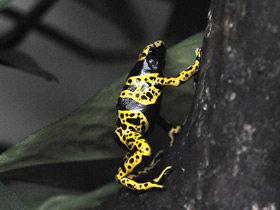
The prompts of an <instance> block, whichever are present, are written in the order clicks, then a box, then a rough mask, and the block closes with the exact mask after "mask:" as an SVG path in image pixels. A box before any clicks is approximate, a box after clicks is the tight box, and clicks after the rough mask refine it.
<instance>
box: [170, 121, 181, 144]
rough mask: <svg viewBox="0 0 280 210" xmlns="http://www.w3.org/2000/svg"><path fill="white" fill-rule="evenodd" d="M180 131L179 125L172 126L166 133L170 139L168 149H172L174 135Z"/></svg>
mask: <svg viewBox="0 0 280 210" xmlns="http://www.w3.org/2000/svg"><path fill="white" fill-rule="evenodd" d="M181 129H182V126H181V125H176V126H172V128H171V129H170V131H169V132H168V136H169V138H170V147H172V146H173V143H174V134H178V133H180V132H181Z"/></svg>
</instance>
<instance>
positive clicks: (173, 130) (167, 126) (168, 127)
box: [157, 116, 182, 147]
mask: <svg viewBox="0 0 280 210" xmlns="http://www.w3.org/2000/svg"><path fill="white" fill-rule="evenodd" d="M157 123H158V125H159V126H160V127H161V128H162V129H163V130H165V131H166V133H167V134H168V136H169V138H170V147H172V146H173V143H174V134H178V133H180V131H181V129H182V126H181V125H172V124H171V123H170V122H168V121H167V120H166V119H164V118H163V117H162V116H159V118H158V121H157Z"/></svg>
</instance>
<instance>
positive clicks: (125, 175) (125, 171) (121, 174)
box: [116, 138, 171, 190]
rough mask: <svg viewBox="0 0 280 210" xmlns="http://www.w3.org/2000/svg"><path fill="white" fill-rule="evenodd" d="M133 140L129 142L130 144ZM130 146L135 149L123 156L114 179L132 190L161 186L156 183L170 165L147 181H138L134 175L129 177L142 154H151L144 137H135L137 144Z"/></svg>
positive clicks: (140, 160) (139, 161)
mask: <svg viewBox="0 0 280 210" xmlns="http://www.w3.org/2000/svg"><path fill="white" fill-rule="evenodd" d="M132 143H133V141H131V142H130V144H132ZM131 148H134V149H135V148H136V149H137V151H135V152H134V153H130V154H131V156H130V154H128V155H127V156H126V157H125V159H124V160H125V161H124V163H123V164H122V166H121V167H120V168H119V169H118V173H117V175H116V180H117V181H118V182H119V183H120V184H122V185H124V186H125V187H127V188H130V189H133V190H147V189H150V188H163V185H159V184H157V183H158V182H159V181H160V180H161V178H162V177H163V175H164V174H165V172H166V171H167V170H168V169H170V168H171V167H170V166H168V167H166V168H165V169H164V170H163V171H162V172H161V174H160V175H159V176H158V177H157V178H156V179H154V180H153V181H149V182H143V183H138V182H136V181H134V180H133V178H134V177H129V175H130V174H131V173H132V171H133V169H134V168H135V167H136V166H137V165H138V164H139V163H141V162H142V158H143V156H150V155H151V148H150V146H149V144H148V142H147V141H146V140H145V139H142V138H141V139H139V138H138V139H137V144H136V145H134V147H131Z"/></svg>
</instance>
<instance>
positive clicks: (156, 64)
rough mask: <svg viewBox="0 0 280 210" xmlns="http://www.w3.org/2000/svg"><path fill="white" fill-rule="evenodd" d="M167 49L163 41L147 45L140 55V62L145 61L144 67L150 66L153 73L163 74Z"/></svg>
mask: <svg viewBox="0 0 280 210" xmlns="http://www.w3.org/2000/svg"><path fill="white" fill-rule="evenodd" d="M165 53H166V47H165V44H164V42H163V41H161V40H158V41H156V42H154V43H152V44H150V45H147V46H146V47H145V48H144V49H143V50H142V52H141V53H140V55H139V58H138V61H143V65H148V66H147V67H149V68H150V69H151V70H152V71H154V72H158V73H161V71H162V69H163V68H164V64H165Z"/></svg>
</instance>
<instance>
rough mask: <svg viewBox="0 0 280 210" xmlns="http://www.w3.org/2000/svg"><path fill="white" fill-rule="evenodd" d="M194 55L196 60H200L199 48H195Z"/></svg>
mask: <svg viewBox="0 0 280 210" xmlns="http://www.w3.org/2000/svg"><path fill="white" fill-rule="evenodd" d="M195 56H196V58H195V59H196V60H197V61H200V60H201V48H196V50H195Z"/></svg>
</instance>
